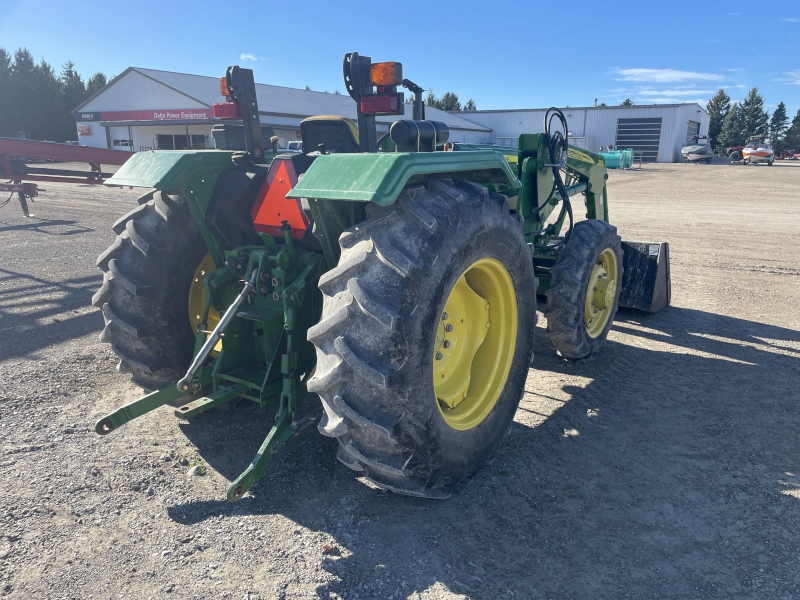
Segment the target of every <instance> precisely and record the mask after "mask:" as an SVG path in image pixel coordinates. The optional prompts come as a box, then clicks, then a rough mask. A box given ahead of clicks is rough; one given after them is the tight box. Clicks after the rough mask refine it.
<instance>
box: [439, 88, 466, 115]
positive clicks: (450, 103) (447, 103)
mask: <svg viewBox="0 0 800 600" xmlns="http://www.w3.org/2000/svg"><path fill="white" fill-rule="evenodd" d="M439 104H440V106H437V108H440V109H442V110H445V111H450V110H461V102H459V101H458V96H457V95H456V94H454V93H453V92H445V93H444V96H442V99H441V100H440V101H439Z"/></svg>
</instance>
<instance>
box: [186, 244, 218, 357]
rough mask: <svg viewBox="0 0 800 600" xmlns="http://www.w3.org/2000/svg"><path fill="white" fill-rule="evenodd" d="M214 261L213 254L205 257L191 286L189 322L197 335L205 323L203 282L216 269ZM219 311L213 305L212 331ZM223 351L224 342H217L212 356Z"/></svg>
mask: <svg viewBox="0 0 800 600" xmlns="http://www.w3.org/2000/svg"><path fill="white" fill-rule="evenodd" d="M216 268H217V267H216V265H214V259H212V258H211V253H208V254H206V255H205V258H203V260H202V262H201V263H200V264H199V265H198V267H197V270H196V271H195V272H194V277H192V284H191V286H189V320H190V321H191V324H192V330H193V331H194V332H195V333H196V332H197V328H198V327H199V325H200V324H201V323H202V322H203V311H204V310H205V305H206V288H205V286H204V285H203V280H204V279H205V277H206V275H208V274H209V273H211V272H212V271H214V270H215V269H216ZM219 319H220V315H219V311H218V310H217V309H216V308H214V306H213V305H212V306H211V308H209V311H208V323H206V329H207V330H209V331H212V330H213V329H214V328H215V327H216V326H217V323H219ZM220 350H222V340H220V341H219V342H217V345H216V346H214V351H213V353H212V356H216V355H217V354H218V353H219V351H220Z"/></svg>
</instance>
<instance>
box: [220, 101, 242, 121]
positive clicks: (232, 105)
mask: <svg viewBox="0 0 800 600" xmlns="http://www.w3.org/2000/svg"><path fill="white" fill-rule="evenodd" d="M214 116H215V117H217V118H218V119H241V118H242V107H241V106H239V104H238V103H237V102H215V103H214Z"/></svg>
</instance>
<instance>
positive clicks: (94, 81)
mask: <svg viewBox="0 0 800 600" xmlns="http://www.w3.org/2000/svg"><path fill="white" fill-rule="evenodd" d="M106 85H108V80H107V79H106V76H105V75H103V74H102V73H95V74H94V75H92V76H91V77H90V78H89V81H87V82H86V97H87V98H88V97H89V96H91V95H92V94H96V93H97V92H99V91H100V90H102V89H103V88H104V87H106Z"/></svg>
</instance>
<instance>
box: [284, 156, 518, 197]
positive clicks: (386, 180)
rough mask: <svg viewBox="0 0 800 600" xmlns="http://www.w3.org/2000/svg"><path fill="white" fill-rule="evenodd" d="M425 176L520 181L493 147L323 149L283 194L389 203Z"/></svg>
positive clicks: (499, 182) (428, 177) (477, 180)
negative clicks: (455, 149)
mask: <svg viewBox="0 0 800 600" xmlns="http://www.w3.org/2000/svg"><path fill="white" fill-rule="evenodd" d="M430 178H438V179H463V180H467V181H475V182H479V183H498V184H506V185H510V186H512V187H515V188H518V187H519V186H520V183H519V180H518V179H517V178H516V176H515V175H514V173H513V172H512V170H511V168H510V167H509V165H508V162H507V161H506V160H505V158H504V157H503V155H502V154H500V153H499V152H496V151H493V150H476V151H474V152H472V151H471V152H398V153H387V154H327V155H324V156H320V157H319V158H317V159H316V160H315V161H314V162H313V163H312V164H311V166H310V167H309V168H308V171H306V173H305V175H304V176H303V178H302V179H301V180H300V182H299V183H298V184H297V185H296V186H295V187H294V189H292V190H291V191H290V192H289V193H288V194H286V197H287V198H315V199H317V200H346V201H351V202H352V201H357V202H374V203H375V204H378V205H380V206H389V205H390V204H393V203H394V201H395V200H397V197H398V196H399V195H400V192H402V191H403V188H404V187H405V186H406V185H407V184H408V183H415V182H423V181H425V180H427V179H430Z"/></svg>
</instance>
